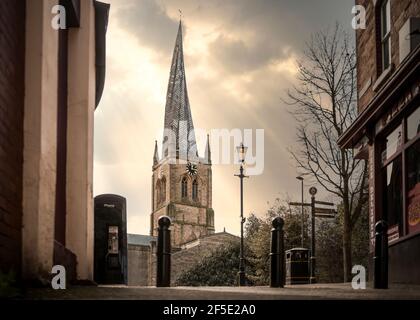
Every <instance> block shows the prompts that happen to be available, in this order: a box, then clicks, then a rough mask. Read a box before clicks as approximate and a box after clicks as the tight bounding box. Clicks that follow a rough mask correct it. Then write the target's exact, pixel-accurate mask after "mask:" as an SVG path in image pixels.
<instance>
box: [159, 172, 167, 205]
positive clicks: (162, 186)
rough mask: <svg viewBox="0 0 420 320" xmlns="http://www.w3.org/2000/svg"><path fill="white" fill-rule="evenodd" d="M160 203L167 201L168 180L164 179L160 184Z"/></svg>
mask: <svg viewBox="0 0 420 320" xmlns="http://www.w3.org/2000/svg"><path fill="white" fill-rule="evenodd" d="M160 189H161V190H160V202H165V201H166V178H165V177H163V178H162V182H161V184H160Z"/></svg>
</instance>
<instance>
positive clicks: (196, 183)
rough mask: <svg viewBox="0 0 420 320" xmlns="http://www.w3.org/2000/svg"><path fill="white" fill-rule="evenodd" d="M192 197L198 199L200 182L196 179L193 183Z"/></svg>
mask: <svg viewBox="0 0 420 320" xmlns="http://www.w3.org/2000/svg"><path fill="white" fill-rule="evenodd" d="M192 198H193V200H197V199H198V182H197V180H194V182H193V185H192Z"/></svg>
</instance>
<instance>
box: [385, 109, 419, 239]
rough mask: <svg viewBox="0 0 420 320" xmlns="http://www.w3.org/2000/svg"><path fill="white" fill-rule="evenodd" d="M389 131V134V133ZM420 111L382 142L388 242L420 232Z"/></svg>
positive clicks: (406, 118)
mask: <svg viewBox="0 0 420 320" xmlns="http://www.w3.org/2000/svg"><path fill="white" fill-rule="evenodd" d="M388 132H389V131H388ZM419 138H420V108H418V107H417V108H416V109H415V110H414V111H412V112H411V114H409V115H408V116H407V117H405V118H403V119H401V121H400V123H398V124H397V127H396V128H395V129H394V130H392V131H391V132H390V133H388V134H387V135H386V136H382V138H379V139H381V140H380V141H381V149H380V150H379V151H380V152H381V159H380V160H381V174H380V176H381V185H382V189H381V190H379V192H378V196H379V197H381V198H382V204H383V207H382V214H383V218H384V219H386V220H387V222H388V240H389V241H390V242H392V241H393V240H395V239H398V238H399V237H400V236H406V235H411V234H414V233H420V139H419Z"/></svg>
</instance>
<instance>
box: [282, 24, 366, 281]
mask: <svg viewBox="0 0 420 320" xmlns="http://www.w3.org/2000/svg"><path fill="white" fill-rule="evenodd" d="M298 67H299V69H298V85H296V86H294V87H293V89H292V90H289V92H288V97H289V100H288V101H287V103H288V104H289V105H293V106H294V107H295V108H294V109H293V111H292V113H293V115H294V116H295V118H296V120H297V121H298V129H297V130H298V133H297V138H298V143H299V144H298V145H299V147H298V148H297V149H295V150H290V152H291V154H292V156H293V158H294V159H295V161H296V162H297V165H298V167H299V169H300V170H301V171H302V173H304V174H310V175H311V176H313V177H314V178H315V179H316V181H317V182H318V183H319V184H320V185H322V186H323V187H324V188H325V189H326V190H327V191H328V192H330V193H332V194H334V195H336V196H337V197H339V198H340V199H341V200H342V204H343V210H344V227H343V265H344V280H345V281H349V280H350V277H351V268H352V256H351V252H352V246H351V242H352V241H351V240H352V231H353V229H354V226H355V224H356V222H357V220H358V218H359V217H360V215H361V213H362V211H363V206H364V204H365V203H366V201H367V196H366V183H367V163H366V162H365V161H362V160H359V159H355V158H354V154H353V151H352V150H340V148H339V147H338V145H337V140H338V137H339V136H340V135H341V134H342V133H343V132H344V131H345V129H346V128H347V127H348V126H349V125H350V124H351V123H352V122H353V120H354V119H355V117H356V115H357V105H356V57H355V49H354V47H353V46H352V45H351V44H350V38H349V36H348V34H347V33H345V32H344V31H343V29H342V28H341V27H340V25H339V24H336V26H335V28H334V29H333V30H331V29H328V30H325V31H321V32H318V33H316V34H314V35H313V36H312V37H311V40H310V42H308V43H307V45H306V50H305V51H304V56H303V59H302V60H301V61H298Z"/></svg>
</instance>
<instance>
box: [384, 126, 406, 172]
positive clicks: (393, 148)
mask: <svg viewBox="0 0 420 320" xmlns="http://www.w3.org/2000/svg"><path fill="white" fill-rule="evenodd" d="M401 145H402V126H401V125H399V126H398V127H397V128H396V129H395V130H394V131H392V132H391V133H390V134H389V135H388V136H387V137H386V139H385V143H384V146H383V150H382V164H384V163H385V162H386V161H387V160H388V159H389V158H391V157H392V156H393V155H394V154H395V153H396V152H397V151H398V150H399V148H400V147H401Z"/></svg>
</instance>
